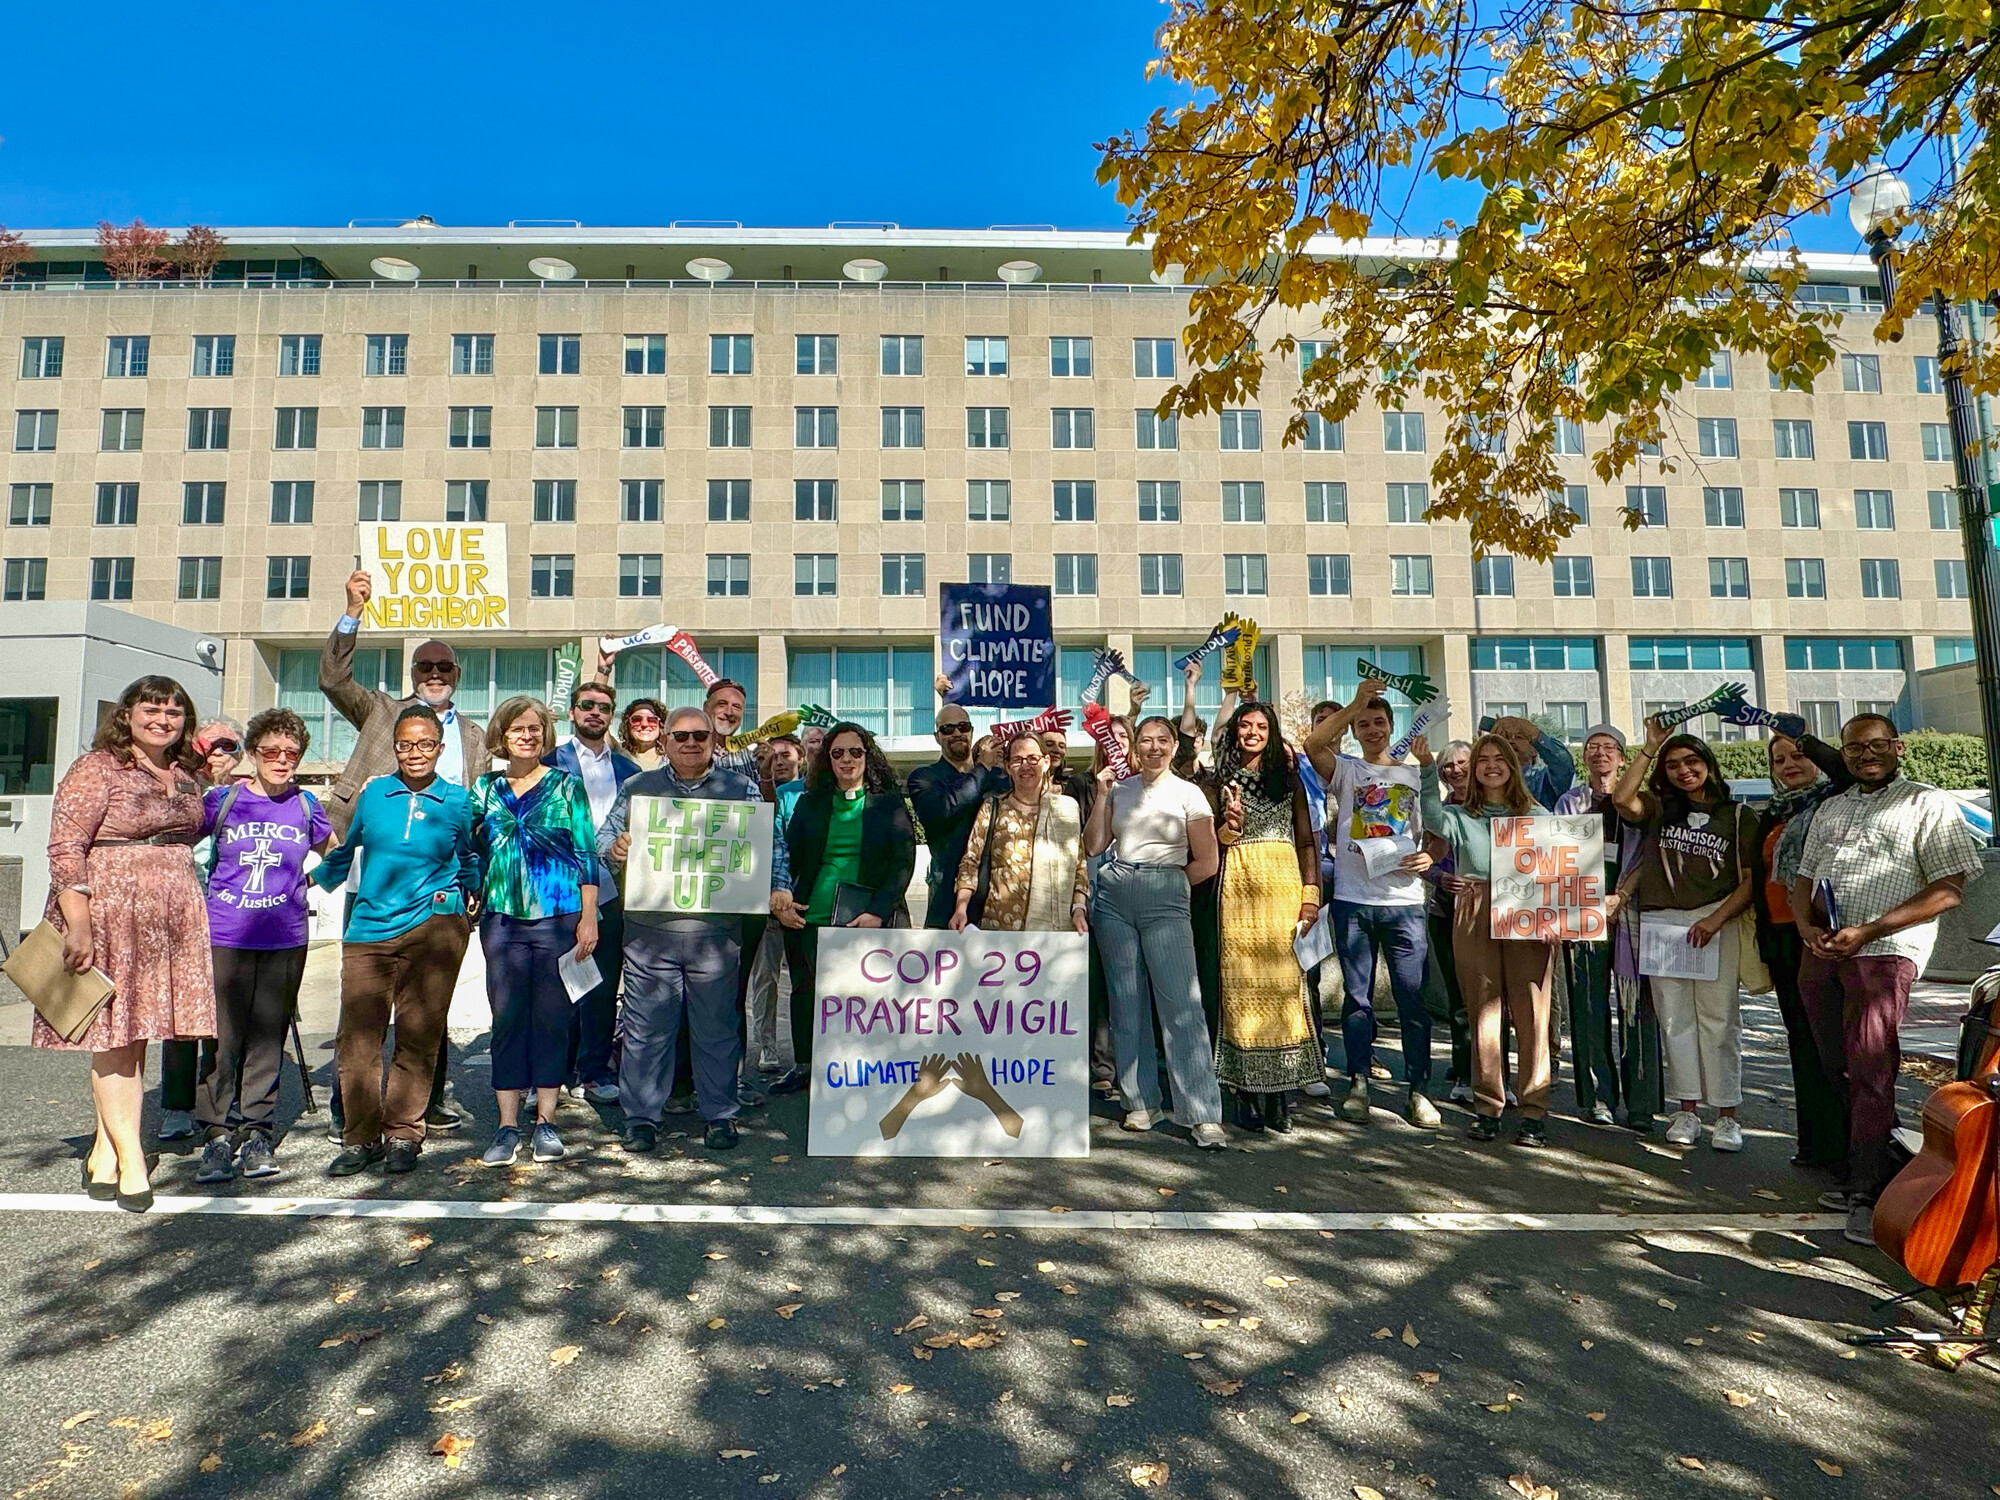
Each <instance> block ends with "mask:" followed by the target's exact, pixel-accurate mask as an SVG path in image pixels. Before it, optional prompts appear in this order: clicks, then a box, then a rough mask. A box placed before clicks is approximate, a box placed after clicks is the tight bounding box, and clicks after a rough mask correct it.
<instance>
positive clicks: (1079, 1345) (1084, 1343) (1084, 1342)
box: [1070, 1339, 1090, 1349]
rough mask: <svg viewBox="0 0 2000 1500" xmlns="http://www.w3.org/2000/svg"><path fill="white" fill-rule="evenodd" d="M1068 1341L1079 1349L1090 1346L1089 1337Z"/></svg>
mask: <svg viewBox="0 0 2000 1500" xmlns="http://www.w3.org/2000/svg"><path fill="white" fill-rule="evenodd" d="M1070 1342H1071V1343H1072V1344H1074V1345H1076V1347H1077V1348H1079V1349H1088V1348H1089V1347H1090V1340H1089V1339H1071V1340H1070Z"/></svg>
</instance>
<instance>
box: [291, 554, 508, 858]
mask: <svg viewBox="0 0 2000 1500" xmlns="http://www.w3.org/2000/svg"><path fill="white" fill-rule="evenodd" d="M374 591H375V590H374V583H373V581H372V580H371V579H370V578H369V576H368V575H367V574H366V573H364V572H360V571H357V572H355V573H354V574H353V575H352V576H351V577H349V579H348V580H347V613H346V614H344V615H342V616H341V617H340V620H339V622H338V623H337V624H335V626H334V627H333V633H332V634H331V635H329V636H328V637H327V638H326V647H325V649H324V650H322V651H321V652H320V657H319V690H320V691H321V692H322V693H325V694H326V696H327V700H328V701H329V702H331V703H332V704H333V706H334V707H335V708H337V709H339V710H340V716H341V717H342V718H343V719H345V720H347V722H348V723H350V724H352V725H353V726H354V730H355V740H354V753H353V754H352V755H350V756H348V758H347V769H346V770H344V771H342V772H341V773H340V779H339V780H338V781H336V782H334V784H333V785H332V786H331V787H329V788H328V789H327V793H326V815H327V817H329V818H330V819H332V821H333V831H334V833H335V834H336V835H338V836H339V837H341V838H343V839H344V838H346V837H347V825H348V824H349V823H351V822H352V821H353V820H354V803H355V800H356V799H357V798H359V797H360V795H361V789H362V788H363V787H364V786H366V785H368V783H369V782H370V781H372V780H374V779H375V778H376V777H377V776H393V775H394V774H395V772H396V750H395V746H394V744H393V741H394V739H395V731H396V715H397V714H399V713H401V712H402V711H403V710H404V709H405V708H407V707H408V706H409V705H410V704H412V703H423V704H426V705H428V706H429V707H431V708H433V709H435V710H436V711H437V716H438V719H439V721H440V722H441V723H442V724H443V725H444V753H443V754H441V755H440V756H438V770H437V773H438V775H440V776H442V777H444V779H445V780H447V781H456V782H457V783H458V784H459V785H460V786H463V787H465V788H467V789H468V790H470V789H471V786H472V784H473V782H475V781H477V780H478V779H479V778H480V777H481V776H483V775H485V774H486V773H487V772H488V771H490V770H492V769H493V758H492V757H491V756H490V755H488V754H487V753H486V730H485V728H484V727H483V726H482V725H480V724H479V723H478V721H477V720H474V719H468V718H465V717H463V716H462V715H460V714H459V712H458V711H457V710H456V709H455V708H453V707H452V703H451V700H452V696H453V694H455V693H456V692H457V691H458V653H457V652H455V651H453V650H452V649H451V647H450V646H448V645H446V644H445V643H444V642H443V641H425V642H424V643H423V644H422V645H421V646H419V647H417V649H416V650H415V651H414V652H412V653H411V655H410V689H411V691H410V696H409V697H407V698H396V697H392V696H391V695H390V694H388V693H385V692H383V691H382V690H381V689H379V688H365V687H362V686H361V685H360V684H359V683H357V682H356V681H355V680H354V648H355V645H356V643H357V642H358V641H359V639H360V635H361V615H362V611H363V610H365V609H366V608H367V607H368V600H369V598H370V596H371V595H372V594H373V593H374Z"/></svg>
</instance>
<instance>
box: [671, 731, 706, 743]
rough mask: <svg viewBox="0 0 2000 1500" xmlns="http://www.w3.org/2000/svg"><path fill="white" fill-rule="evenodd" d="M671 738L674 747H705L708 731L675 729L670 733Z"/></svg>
mask: <svg viewBox="0 0 2000 1500" xmlns="http://www.w3.org/2000/svg"><path fill="white" fill-rule="evenodd" d="M672 738H673V742H674V743H675V744H676V745H706V744H707V743H708V731H707V730H706V729H676V730H674V731H672Z"/></svg>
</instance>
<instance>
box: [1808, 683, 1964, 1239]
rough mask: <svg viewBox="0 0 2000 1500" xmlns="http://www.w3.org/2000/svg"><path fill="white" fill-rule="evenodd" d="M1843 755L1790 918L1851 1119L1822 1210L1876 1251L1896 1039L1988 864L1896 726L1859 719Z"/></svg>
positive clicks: (1811, 839)
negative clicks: (1940, 927)
mask: <svg viewBox="0 0 2000 1500" xmlns="http://www.w3.org/2000/svg"><path fill="white" fill-rule="evenodd" d="M1840 754H1841V758H1842V759H1843V760H1845V761H1846V763H1847V769H1848V770H1849V771H1851V772H1852V773H1853V774H1854V778H1855V784H1854V785H1853V786H1852V787H1850V788H1848V790H1846V791H1844V792H1842V793H1841V794H1840V795H1839V796H1837V797H1832V798H1829V799H1828V800H1827V801H1826V802H1824V803H1822V804H1821V805H1820V808H1819V810H1818V811H1817V812H1816V813H1815V814H1814V816H1813V820H1812V828H1811V829H1810V831H1808V832H1807V834H1806V847H1805V853H1804V854H1803V856H1802V857H1801V858H1800V861H1799V877H1798V879H1797V881H1796V882H1794V884H1793V887H1792V911H1793V912H1794V913H1795V914H1796V921H1797V923H1798V928H1799V933H1800V936H1802V937H1803V938H1804V939H1805V944H1806V949H1807V951H1806V955H1805V958H1804V962H1803V963H1802V964H1801V965H1800V970H1799V994H1800V996H1801V998H1802V999H1803V1000H1804V1001H1805V1005H1806V1014H1807V1016H1808V1017H1809V1018H1810V1020H1811V1022H1812V1027H1813V1034H1814V1037H1815V1039H1816V1040H1817V1041H1818V1043H1819V1053H1820V1057H1821V1060H1822V1061H1823V1062H1824V1063H1825V1066H1826V1075H1827V1077H1828V1078H1830V1079H1833V1080H1834V1082H1835V1086H1836V1088H1837V1089H1838V1090H1839V1091H1840V1093H1841V1094H1842V1095H1843V1102H1844V1103H1845V1106H1846V1109H1847V1116H1848V1146H1847V1164H1846V1181H1845V1183H1844V1185H1843V1187H1842V1188H1841V1189H1840V1190H1837V1191H1835V1192H1831V1193H1827V1194H1824V1195H1822V1196H1821V1198H1820V1202H1821V1203H1822V1204H1824V1205H1825V1206H1827V1207H1829V1208H1844V1209H1846V1210H1847V1228H1846V1231H1845V1234H1846V1237H1847V1238H1848V1239H1849V1240H1851V1241H1853V1242H1854V1243H1856V1244H1859V1245H1869V1244H1873V1243H1874V1241H1875V1236H1874V1230H1873V1225H1872V1221H1873V1218H1874V1212H1875V1198H1876V1195H1877V1194H1879V1193H1880V1192H1881V1191H1882V1189H1883V1188H1884V1187H1886V1186H1887V1185H1888V1182H1889V1178H1890V1177H1891V1176H1892V1175H1893V1173H1892V1172H1891V1170H1890V1158H1889V1142H1890V1135H1891V1132H1892V1131H1893V1130H1894V1129H1895V1126H1896V1074H1897V1070H1898V1069H1899V1068H1901V1066H1902V1060H1903V1055H1902V1049H1901V1048H1900V1047H1899V1046H1898V1045H1897V1040H1896V1031H1897V1028H1898V1027H1899V1026H1900V1025H1901V1024H1902V1020H1903V1011H1904V1008H1905V1007H1906V1006H1907V1004H1908V1002H1909V998H1910V985H1911V984H1912V982H1914V981H1915V979H1916V977H1917V975H1918V974H1920V973H1921V972H1922V971H1923V967H1924V964H1925V963H1926V962H1927V961H1928V960H1929V959H1930V956H1931V945H1932V944H1933V943H1934V942H1935V941H1936V939H1937V919H1938V918H1939V917H1941V916H1942V915H1944V913H1946V912H1948V911H1950V910H1951V909H1952V908H1953V907H1954V906H1956V905H1958V903H1959V900H1960V898H1961V896H1962V894H1963V892H1964V890H1965V882H1966V881H1967V880H1968V879H1969V878H1970V877H1972V876H1974V875H1977V874H1978V873H1979V870H1980V861H1979V847H1978V845H1977V844H1976V843H1975V842H1974V841H1973V837H1972V834H1971V833H1970V832H1969V831H1968V830H1967V828H1966V826H1965V819H1964V818H1963V817H1962V816H1960V814H1959V810H1958V803H1957V801H1956V800H1955V799H1954V798H1953V797H1952V796H1951V795H1950V794H1949V793H1947V792H1942V791H1939V790H1938V789H1937V788H1936V787H1934V786H1926V785H1925V784H1924V783H1923V782H1920V781H1908V780H1905V779H1904V778H1903V776H1902V759H1903V742H1902V740H1901V739H1899V738H1898V737H1897V732H1896V726H1895V724H1894V723H1893V722H1891V721H1890V720H1889V719H1886V718H1884V717H1882V716H1881V715H1880V714H1857V715H1855V716H1854V717H1853V718H1852V719H1849V720H1848V721H1847V723H1846V724H1845V725H1844V726H1843V727H1842V728H1841V731H1840Z"/></svg>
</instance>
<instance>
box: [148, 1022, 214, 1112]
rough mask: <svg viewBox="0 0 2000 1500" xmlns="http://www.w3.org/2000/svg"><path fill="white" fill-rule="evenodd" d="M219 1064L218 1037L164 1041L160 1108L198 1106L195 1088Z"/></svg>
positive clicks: (161, 1045)
mask: <svg viewBox="0 0 2000 1500" xmlns="http://www.w3.org/2000/svg"><path fill="white" fill-rule="evenodd" d="M214 1066H215V1038H214V1037H203V1038H201V1039H200V1040H199V1041H193V1040H190V1041H171V1042H162V1043H160V1108H161V1109H184V1110H188V1111H190V1112H192V1111H193V1109H194V1106H195V1091H196V1090H197V1089H198V1088H199V1087H200V1085H201V1080H202V1079H203V1078H204V1077H205V1076H207V1073H208V1070H209V1069H210V1068H213V1067H214Z"/></svg>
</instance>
